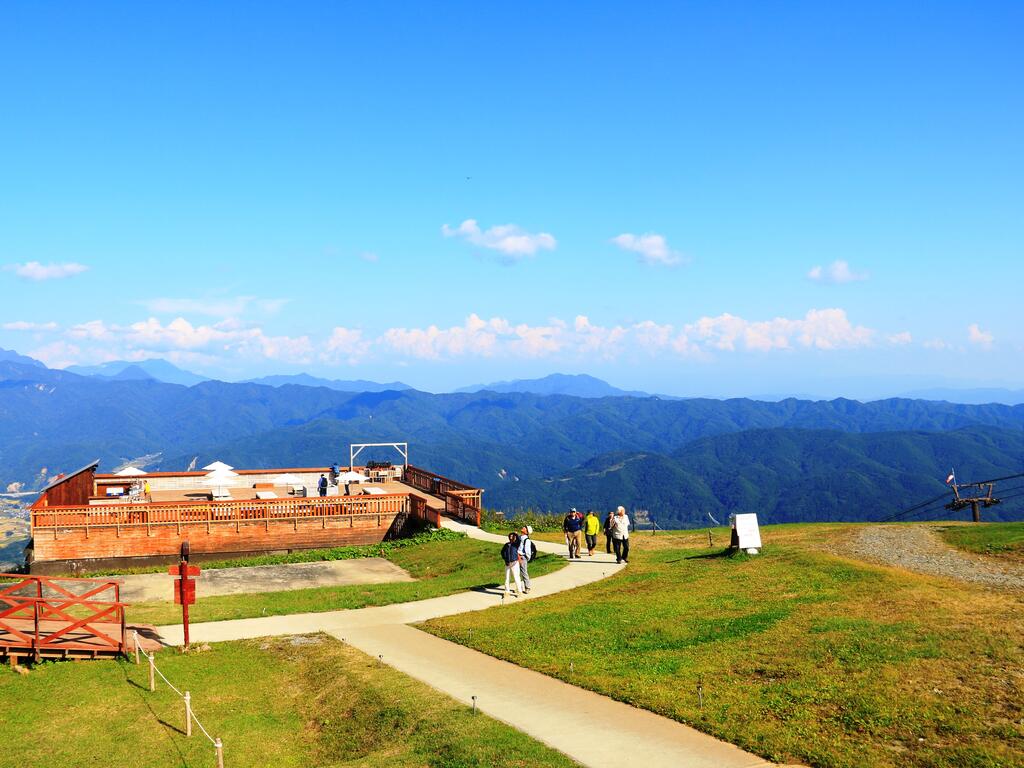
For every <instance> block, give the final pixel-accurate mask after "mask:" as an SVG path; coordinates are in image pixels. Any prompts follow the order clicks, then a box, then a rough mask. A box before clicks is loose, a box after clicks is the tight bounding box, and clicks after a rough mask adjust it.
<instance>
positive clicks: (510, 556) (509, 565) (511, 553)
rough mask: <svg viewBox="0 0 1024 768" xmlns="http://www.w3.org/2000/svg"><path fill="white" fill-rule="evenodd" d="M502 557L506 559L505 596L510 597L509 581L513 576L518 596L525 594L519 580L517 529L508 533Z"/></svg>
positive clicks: (502, 549)
mask: <svg viewBox="0 0 1024 768" xmlns="http://www.w3.org/2000/svg"><path fill="white" fill-rule="evenodd" d="M501 559H502V560H504V561H505V597H508V582H509V577H511V578H512V579H513V580H514V581H515V583H516V597H519V596H520V595H521V594H523V585H522V584H521V583H520V581H519V536H518V534H516V532H515V531H512V532H511V533H510V534H509V535H508V541H507V542H505V546H503V547H502V548H501Z"/></svg>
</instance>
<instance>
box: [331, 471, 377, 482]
mask: <svg viewBox="0 0 1024 768" xmlns="http://www.w3.org/2000/svg"><path fill="white" fill-rule="evenodd" d="M369 480H370V478H368V477H367V476H366V475H364V474H362V473H361V472H353V471H352V470H349V471H348V472H342V473H341V474H340V475H338V482H339V483H366V482H369Z"/></svg>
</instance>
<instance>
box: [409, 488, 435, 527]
mask: <svg viewBox="0 0 1024 768" xmlns="http://www.w3.org/2000/svg"><path fill="white" fill-rule="evenodd" d="M409 514H410V515H412V517H414V518H416V519H417V520H421V521H423V522H424V523H426V524H427V525H429V526H431V527H433V528H440V527H441V510H439V509H436V508H434V507H431V506H430V505H428V504H427V500H426V499H424V498H423V497H422V496H415V495H410V496H409Z"/></svg>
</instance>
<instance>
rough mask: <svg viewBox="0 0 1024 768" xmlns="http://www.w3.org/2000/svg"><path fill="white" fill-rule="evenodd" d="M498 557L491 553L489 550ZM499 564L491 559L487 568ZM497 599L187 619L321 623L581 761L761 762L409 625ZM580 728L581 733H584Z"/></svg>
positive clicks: (257, 632)
mask: <svg viewBox="0 0 1024 768" xmlns="http://www.w3.org/2000/svg"><path fill="white" fill-rule="evenodd" d="M444 525H445V527H448V528H452V529H454V530H459V531H463V532H464V533H466V534H467V535H469V536H471V537H472V538H475V539H480V540H483V541H491V542H494V543H496V544H497V543H501V542H503V541H505V537H503V536H496V535H493V534H489V533H486V532H484V531H481V530H480V529H478V528H476V527H475V526H466V525H463V524H461V523H458V522H455V521H447V520H446V521H445V523H444ZM537 546H538V549H540V550H541V551H542V552H551V553H557V554H562V555H564V554H565V546H564V545H558V544H551V543H548V542H537ZM496 560H497V558H496ZM623 567H624V566H620V565H616V564H615V562H614V560H612V559H611V558H610V557H609V556H608V555H605V554H604V553H601V554H600V555H596V556H595V557H593V558H589V557H586V556H584V559H582V560H575V561H572V562H570V563H569V564H568V565H566V567H565V568H562V569H560V570H558V571H556V572H555V573H552V574H549V575H547V576H543V577H539V578H536V579H534V580H533V589H532V590H531V592H530V594H529V595H526V596H524V597H521V598H515V597H513V598H509V599H508V600H506V601H505V602H506V603H508V604H509V605H507V606H505V607H504V608H503V609H502V610H509V611H510V616H509V620H510V621H512V620H514V617H515V614H514V613H511V612H512V611H514V608H513V607H512V606H514V605H515V604H516V603H517V602H525V601H527V600H533V599H536V598H539V597H544V596H546V595H552V594H555V593H556V592H561V591H564V590H567V589H573V588H575V587H578V586H583V585H585V584H590V583H592V582H594V581H597V580H599V579H602V578H605V577H606V576H611V575H612V574H614V573H617V572H618V571H619V570H621V569H622V568H623ZM495 570H496V571H499V570H500V563H499V564H498V567H496V569H495ZM500 605H502V598H501V592H500V591H497V590H486V589H481V590H471V591H469V592H463V593H460V594H456V595H448V596H447V597H438V598H433V599H430V600H419V601H416V602H411V603H401V604H398V605H388V606H381V607H376V608H360V609H357V610H348V611H331V612H327V613H305V614H295V615H290V616H268V617H265V618H258V619H237V620H233V621H219V622H210V623H206V624H193V625H192V626H191V639H192V640H193V641H194V642H218V641H223V640H239V639H244V638H254V637H265V636H268V635H286V634H288V635H290V634H304V633H310V632H327V633H328V634H331V635H333V636H334V637H337V638H338V639H340V640H343V641H344V642H346V643H349V644H350V645H352V646H354V647H356V648H359V649H360V650H361V651H363V652H365V653H367V654H369V655H371V656H381V657H382V658H383V661H384V663H386V664H388V665H389V666H393V667H395V668H396V669H399V670H401V671H402V672H405V673H406V674H408V675H409V676H411V677H414V678H416V679H418V680H421V681H422V682H425V683H427V684H428V685H430V686H432V687H433V688H435V689H437V690H439V691H442V692H443V693H446V694H447V695H449V696H451V697H453V698H455V699H457V700H459V701H461V702H463V703H465V704H467V705H468V704H471V703H472V697H473V696H476V697H477V706H478V707H479V709H480V711H482V712H484V713H485V714H487V715H490V716H491V717H494V718H496V719H498V720H502V721H504V722H506V723H508V724H509V725H511V726H513V727H515V728H517V729H519V730H521V731H523V732H525V733H527V734H529V735H530V736H532V737H533V738H535V739H537V740H539V741H541V742H543V743H545V744H547V745H548V746H550V747H553V748H554V749H557V750H558V751H560V752H563V753H564V754H566V755H569V756H570V757H571V758H573V759H574V760H576V761H577V762H579V763H581V764H582V765H585V766H590V767H591V768H618V766H632V765H643V766H644V768H679V767H680V766H687V767H691V766H692V768H712V767H713V768H754V766H770V765H772V763H768V762H766V761H764V760H762V759H761V758H759V757H756V756H754V755H751V754H749V753H747V752H744V751H742V750H741V749H739V748H738V747H735V746H733V745H731V744H728V743H726V742H723V741H719V740H718V739H715V738H713V737H711V736H708V735H707V734H704V733H701V732H700V731H697V730H694V729H693V728H689V727H688V726H685V725H682V724H681V723H677V722H675V721H674V720H669V719H667V718H664V717H660V716H659V715H655V714H653V713H651V712H648V711H646V710H642V709H638V708H636V707H632V706H630V705H628V704H623V703H621V702H617V701H615V700H613V699H610V698H608V697H607V696H601V695H599V694H596V693H593V692H592V691H587V690H584V689H582V688H577V687H575V686H572V685H568V684H566V683H563V682H561V681H559V680H555V679H553V678H550V677H547V676H545V675H542V674H540V673H538V672H534V671H532V670H529V669H525V668H523V667H519V666H516V665H515V664H510V663H508V662H504V661H499V660H498V659H495V658H493V657H491V656H487V655H485V654H482V653H479V652H477V651H474V650H471V649H469V648H465V647H463V646H461V645H457V644H455V643H451V642H449V641H447V640H442V639H440V638H437V637H434V636H433V635H430V634H427V633H426V632H421V631H420V630H418V629H415V628H413V627H410V626H408V625H409V624H411V623H415V622H420V621H426V620H427V619H431V618H437V617H441V616H451V615H454V614H457V613H465V612H467V611H479V610H485V609H487V608H494V607H497V606H500ZM158 631H159V632H160V635H161V637H162V638H163V640H164V642H165V643H167V644H169V645H179V644H181V642H182V634H181V627H180V626H174V627H159V628H158ZM587 734H590V735H589V736H588V735H587Z"/></svg>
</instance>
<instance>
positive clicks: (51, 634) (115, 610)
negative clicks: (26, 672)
mask: <svg viewBox="0 0 1024 768" xmlns="http://www.w3.org/2000/svg"><path fill="white" fill-rule="evenodd" d="M126 605H127V604H126V603H122V602H121V593H120V586H119V582H116V581H110V580H108V579H71V578H53V577H45V576H22V575H18V574H8V573H0V647H4V650H5V652H6V653H9V654H10V655H12V656H17V655H19V654H18V652H19V651H21V652H22V653H25V652H28V653H31V654H32V655H33V656H35V658H36V659H38V658H39V657H40V656H41V655H42V654H47V655H50V654H51V653H65V654H66V653H69V652H86V653H91V654H96V653H100V652H114V653H124V652H125V650H126V647H127V646H126V643H127V637H126V632H125V613H124V609H125V607H126Z"/></svg>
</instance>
